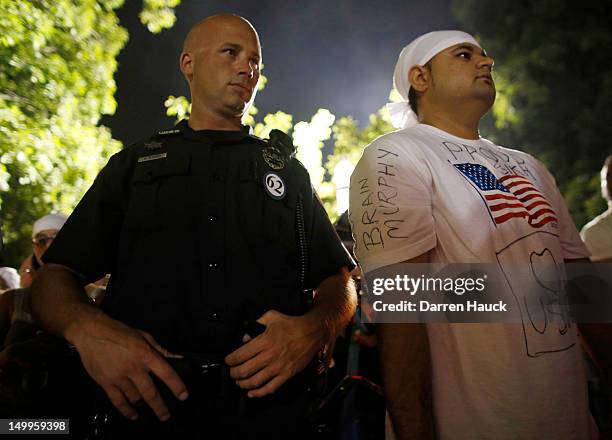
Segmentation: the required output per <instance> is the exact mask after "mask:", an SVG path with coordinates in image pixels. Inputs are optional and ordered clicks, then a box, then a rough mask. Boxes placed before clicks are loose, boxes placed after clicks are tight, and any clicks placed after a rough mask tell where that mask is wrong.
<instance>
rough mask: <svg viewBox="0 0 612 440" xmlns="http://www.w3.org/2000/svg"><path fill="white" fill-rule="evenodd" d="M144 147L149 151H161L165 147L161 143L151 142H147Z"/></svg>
mask: <svg viewBox="0 0 612 440" xmlns="http://www.w3.org/2000/svg"><path fill="white" fill-rule="evenodd" d="M144 147H145V148H146V149H147V150H159V149H160V148H162V147H163V145H162V143H161V142H155V141H151V142H145V143H144Z"/></svg>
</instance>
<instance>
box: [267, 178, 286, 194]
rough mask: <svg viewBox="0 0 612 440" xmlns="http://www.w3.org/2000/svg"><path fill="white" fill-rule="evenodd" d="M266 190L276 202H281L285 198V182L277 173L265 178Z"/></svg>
mask: <svg viewBox="0 0 612 440" xmlns="http://www.w3.org/2000/svg"><path fill="white" fill-rule="evenodd" d="M264 188H266V192H267V193H268V195H269V196H270V197H272V198H273V199H275V200H281V199H282V198H283V197H285V192H286V191H285V190H286V188H285V182H283V179H281V177H280V176H279V175H278V174H276V173H267V174H266V175H265V176H264Z"/></svg>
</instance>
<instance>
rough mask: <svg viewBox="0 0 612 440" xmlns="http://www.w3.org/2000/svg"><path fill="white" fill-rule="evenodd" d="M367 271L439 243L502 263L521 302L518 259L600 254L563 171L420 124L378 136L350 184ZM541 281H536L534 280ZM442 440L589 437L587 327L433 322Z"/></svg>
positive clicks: (463, 257) (450, 257) (439, 253)
mask: <svg viewBox="0 0 612 440" xmlns="http://www.w3.org/2000/svg"><path fill="white" fill-rule="evenodd" d="M349 218H350V220H351V225H352V228H353V235H354V236H355V240H356V244H355V253H356V256H357V258H358V260H359V263H360V264H361V265H362V268H363V269H364V272H365V273H366V277H367V273H368V272H369V271H371V270H374V269H377V268H379V267H382V266H387V265H390V264H394V263H399V262H402V261H405V260H408V259H411V258H414V257H416V256H419V255H421V254H423V253H425V252H428V251H429V252H430V260H431V261H432V262H434V263H446V262H448V263H493V264H496V265H498V266H499V268H500V269H501V270H503V271H504V273H506V276H507V282H508V284H509V287H510V290H511V291H512V292H514V294H516V295H517V298H516V300H517V301H520V295H521V292H524V291H525V290H526V289H524V284H522V283H524V282H525V280H524V279H523V278H524V277H518V276H516V277H513V276H512V270H513V267H516V266H518V265H517V263H522V264H529V262H530V261H538V260H539V261H541V262H543V263H556V264H558V265H562V262H563V260H564V259H577V258H585V257H588V255H589V253H588V251H587V249H586V248H585V246H584V244H583V243H582V241H581V240H580V236H579V235H578V231H577V230H576V227H575V225H574V223H573V221H572V220H571V218H570V215H569V213H568V211H567V208H566V206H565V203H564V201H563V198H562V196H561V194H560V193H559V190H558V189H557V186H556V184H555V181H554V178H553V177H552V176H551V175H550V173H549V172H548V171H547V170H546V168H545V167H544V166H543V165H542V164H540V163H539V162H538V161H537V160H535V159H534V158H533V157H531V156H530V155H528V154H525V153H523V152H520V151H515V150H510V149H507V148H502V147H499V146H496V145H495V144H493V143H491V142H489V141H487V140H486V139H482V138H481V139H478V140H468V139H461V138H458V137H456V136H452V135H450V134H448V133H446V132H444V131H442V130H439V129H437V128H434V127H432V126H429V125H425V124H419V125H416V126H414V127H410V128H407V129H404V130H400V131H396V132H393V133H389V134H387V135H384V136H381V137H380V138H378V139H376V140H375V141H374V142H372V144H370V145H369V146H368V147H367V148H366V149H365V151H364V153H363V156H362V158H361V160H360V161H359V163H358V165H357V167H356V169H355V171H354V172H353V175H352V177H351V188H350V211H349ZM533 282H534V283H535V282H536V281H535V280H533ZM427 332H428V337H429V342H430V350H431V359H432V377H433V402H434V414H435V420H436V433H437V436H438V438H439V439H442V440H445V439H453V440H461V439H496V440H502V439H544V438H545V439H556V440H561V439H577V440H582V439H586V438H589V435H590V434H589V431H590V429H591V426H590V424H591V420H590V415H589V411H588V402H587V390H586V379H585V375H584V371H583V365H582V359H581V351H580V347H579V342H578V339H577V328H576V326H575V324H570V325H569V328H567V327H566V328H565V329H564V331H561V328H560V327H557V326H549V327H548V328H547V329H546V331H544V332H541V331H535V330H534V328H533V327H531V326H529V325H527V324H524V325H521V324H427Z"/></svg>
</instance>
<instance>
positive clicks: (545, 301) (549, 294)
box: [525, 248, 568, 334]
mask: <svg viewBox="0 0 612 440" xmlns="http://www.w3.org/2000/svg"><path fill="white" fill-rule="evenodd" d="M529 263H530V265H531V273H532V274H533V277H534V279H535V281H536V283H537V284H538V285H539V286H540V289H537V295H538V297H539V298H538V299H539V305H540V307H541V308H542V310H541V311H542V315H543V316H544V317H545V320H544V322H534V320H533V319H532V325H533V326H534V328H535V330H536V331H538V332H539V333H544V332H545V331H546V325H547V323H548V322H550V321H551V320H552V318H558V317H560V318H561V322H559V319H556V320H555V321H556V322H557V323H559V324H560V325H559V333H561V334H565V332H567V328H568V323H567V321H566V318H565V316H564V314H563V313H561V309H560V307H559V306H560V303H561V299H562V297H561V294H562V292H563V284H562V281H561V273H560V272H559V267H558V266H557V261H556V260H555V257H554V255H553V254H552V252H551V251H550V250H549V249H547V248H545V249H543V250H542V251H541V252H531V255H530V256H529ZM529 293H531V292H529ZM534 293H536V292H534ZM525 299H526V297H525ZM527 309H528V310H527V312H528V313H529V307H527ZM529 315H530V318H531V317H532V314H531V313H529Z"/></svg>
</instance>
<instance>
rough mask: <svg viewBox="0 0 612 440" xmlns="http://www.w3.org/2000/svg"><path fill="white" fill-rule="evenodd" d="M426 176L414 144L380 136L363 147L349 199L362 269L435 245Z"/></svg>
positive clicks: (405, 257)
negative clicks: (389, 139) (392, 140)
mask: <svg viewBox="0 0 612 440" xmlns="http://www.w3.org/2000/svg"><path fill="white" fill-rule="evenodd" d="M406 142H409V141H408V140H406ZM432 180H433V179H432V176H431V172H430V170H429V168H428V167H427V165H426V163H425V158H424V156H423V153H422V152H421V150H419V149H418V147H416V146H413V145H411V144H409V143H407V144H406V145H404V144H403V143H402V144H400V143H398V142H397V141H394V142H391V141H388V140H386V139H385V137H382V138H379V139H377V140H376V141H374V142H373V143H372V144H370V145H369V146H368V147H366V149H365V150H364V153H363V156H362V157H361V159H360V161H359V163H358V164H357V167H356V168H355V171H354V172H353V174H352V176H351V184H350V202H349V206H350V208H349V219H350V222H351V227H352V231H353V237H354V238H355V255H356V257H357V261H358V262H359V264H360V265H361V266H362V268H363V270H364V271H365V272H366V273H367V272H369V271H372V270H374V269H377V268H379V267H383V266H388V265H390V264H395V263H399V262H402V261H405V260H409V259H411V258H414V257H417V256H419V255H421V254H424V253H425V252H427V251H429V250H431V249H433V248H434V247H435V246H436V231H435V224H434V218H433V211H432V185H433V184H432Z"/></svg>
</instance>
